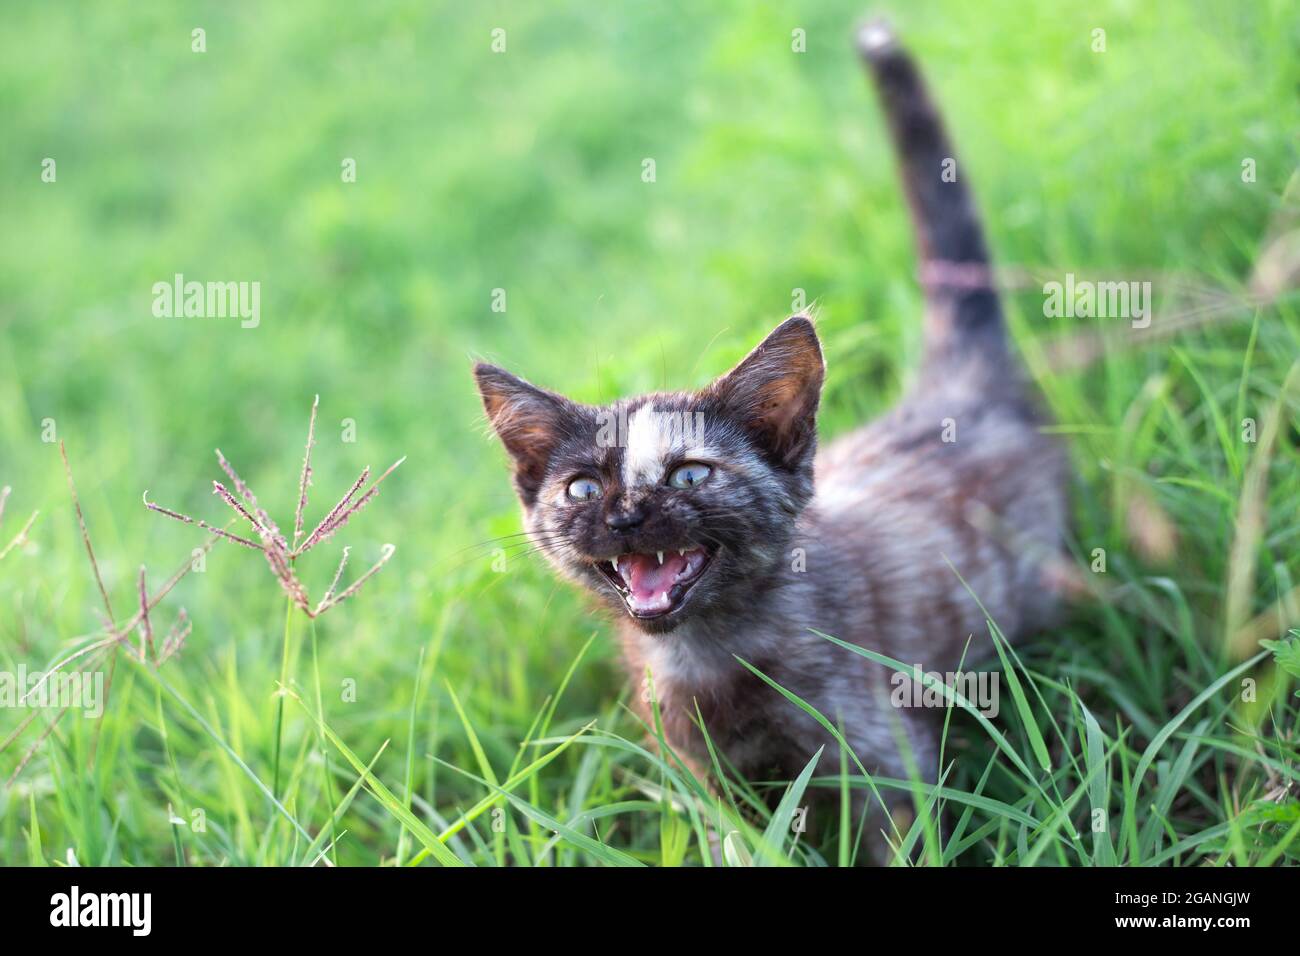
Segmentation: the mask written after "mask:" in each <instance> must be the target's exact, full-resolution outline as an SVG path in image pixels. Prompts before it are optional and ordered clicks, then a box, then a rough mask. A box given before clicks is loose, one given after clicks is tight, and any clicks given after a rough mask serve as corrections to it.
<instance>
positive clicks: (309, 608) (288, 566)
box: [144, 395, 406, 618]
mask: <svg viewBox="0 0 1300 956" xmlns="http://www.w3.org/2000/svg"><path fill="white" fill-rule="evenodd" d="M319 407H320V396H319V395H317V396H316V398H315V400H314V401H313V402H312V406H311V418H310V420H309V421H308V424H307V445H306V448H305V450H304V452H303V461H302V472H301V474H300V476H299V479H298V504H297V507H296V508H295V510H294V521H293V543H292V545H291V544H290V543H289V542H288V541H287V540H285V538H284V536H283V535H282V534H281V533H280V530H279V528H278V527H277V526H276V524H275V522H274V521H273V520H272V519H271V516H270V515H268V514H267V513H266V511H265V510H264V509H263V508H262V507H261V506H260V505H258V503H257V498H256V496H255V495H254V494H253V490H252V488H250V487H249V486H248V484H247V482H245V481H244V480H243V479H242V478H240V477H239V474H238V473H237V472H236V471H235V469H234V467H233V466H232V465H231V464H230V462H229V461H227V460H226V457H225V455H223V454H222V453H221V450H220V449H218V450H217V462H218V463H219V464H220V465H221V470H222V471H224V472H225V473H226V475H227V476H228V477H229V478H230V481H231V483H232V484H233V485H234V487H235V493H237V494H238V497H236V495H235V493H232V492H231V491H230V489H229V488H227V487H226V486H225V485H223V484H222V483H221V482H219V481H214V482H213V483H212V490H213V494H215V495H217V496H218V497H220V498H221V500H222V501H224V502H225V503H226V504H227V505H228V506H229V507H230V508H231V510H233V511H234V512H235V514H236V515H237V516H238V517H240V518H241V519H243V520H244V521H247V522H248V523H249V525H250V526H251V527H252V529H253V532H254V533H255V534H256V535H257V537H258V539H259V540H258V541H253V540H251V539H249V538H244V537H241V536H239V535H236V534H232V533H230V532H228V531H226V530H224V529H220V528H215V527H213V526H212V525H210V524H208V523H207V522H205V521H202V520H198V519H195V518H191V517H190V516H189V515H186V514H182V513H181V512H179V511H173V510H172V509H170V508H164V507H162V506H161V505H157V504H154V503H153V502H151V501H150V500H149V497H148V495H149V493H148V492H147V491H146V492H145V497H144V503H145V507H147V508H148V509H149V510H150V511H156V512H158V514H161V515H165V516H166V517H168V518H171V519H173V520H175V521H180V522H183V523H185V524H194V525H198V526H199V527H201V528H204V529H205V530H208V531H212V532H213V533H215V534H217V535H218V536H219V537H222V538H225V539H226V540H228V541H233V542H234V543H236V544H239V545H242V546H243V547H246V548H252V549H253V550H255V551H261V552H262V555H263V556H264V557H265V558H266V563H267V566H268V567H269V568H270V570H271V574H272V575H273V576H274V577H275V579H276V581H277V582H279V584H280V587H281V589H282V590H283V591H284V592H285V594H286V595H288V597H289V600H290V601H291V602H292V603H293V604H295V605H296V606H297V607H299V608H300V609H301V610H302V611H303V613H304V614H306V615H307V616H308V617H310V618H316V617H319V616H320V615H322V614H324V613H325V612H326V611H328V610H329V609H330V608H333V607H336V606H338V605H339V604H341V603H343V601H345V600H347V599H348V598H350V597H352V596H353V595H355V594H356V593H357V592H358V591H360V590H361V588H362V586H364V585H365V583H366V582H367V581H369V580H370V578H371V577H373V576H374V575H375V574H376V573H378V571H379V570H380V569H381V568H382V567H383V566H384V565H385V564H387V563H388V561H389V559H390V558H391V557H392V556H393V552H394V551H396V550H397V549H396V547H395V546H394V545H391V544H386V545H384V548H383V551H382V552H381V554H380V558H379V560H378V561H377V562H375V564H374V565H373V566H372V567H371V568H370V569H369V570H368V571H366V572H365V573H364V574H362V575H361V576H360V577H359V578H357V580H355V581H353V582H352V584H350V585H348V586H347V587H346V588H345V589H344V590H343V591H342V592H338V593H336V591H337V588H338V584H339V580H340V579H341V578H342V576H343V570H344V567H345V566H346V565H347V561H348V554H349V552H350V549H349V548H344V549H343V555H342V559H341V560H340V561H339V566H338V570H337V571H336V572H335V573H334V580H333V581H331V582H330V586H329V588H328V589H327V590H326V592H325V596H324V597H323V598H322V599H321V600H320V601H319V602H317V603H316V604H313V603H312V601H311V597H310V595H309V594H308V593H307V589H306V588H305V587H304V586H303V584H302V582H301V581H300V580H299V578H298V576H297V574H296V573H295V572H294V562H295V561H296V560H297V559H298V558H299V557H301V556H302V555H304V554H306V553H307V552H308V551H310V550H311V549H312V548H314V547H315V546H316V545H318V544H320V543H321V542H322V541H324V540H326V539H327V538H329V537H330V536H332V535H333V534H335V533H336V532H337V531H338V530H339V529H340V528H342V527H343V526H344V525H345V524H347V523H348V522H349V521H350V520H351V519H352V518H353V517H354V516H355V515H357V514H358V513H360V511H361V510H362V509H363V508H364V507H365V506H366V505H367V504H369V503H370V501H371V500H372V499H373V498H374V497H375V495H376V494H377V493H378V492H379V486H380V485H381V484H382V483H383V482H384V480H385V479H386V478H387V477H388V476H389V475H391V474H392V473H393V472H394V471H396V470H397V468H398V467H399V466H400V465H401V464H402V463H403V462H404V461H406V458H405V457H402V458H399V459H398V460H397V461H395V462H393V464H392V465H390V466H389V467H388V470H387V471H385V472H384V473H383V474H382V475H380V476H379V477H378V478H376V479H375V481H374V482H373V483H372V484H371V485H370V487H369V488H367V489H366V490H365V492H364V493H363V494H362V495H361V496H360V497H359V498H358V497H357V492H358V491H360V490H361V488H362V486H363V485H365V483H366V480H367V479H368V478H369V477H370V468H369V466H367V467H366V468H365V469H364V470H362V472H361V475H360V477H359V478H357V480H356V481H355V482H353V483H352V487H351V488H349V489H348V491H347V493H346V494H345V495H344V496H343V497H342V498H341V499H339V502H338V504H336V505H335V506H334V507H333V508H331V509H330V510H329V512H328V513H327V514H326V515H325V517H324V518H322V519H321V521H320V523H319V524H318V525H316V527H315V528H314V529H313V530H312V531H311V533H310V534H308V535H307V536H306V538H303V529H304V527H305V525H304V521H303V518H304V514H305V512H306V510H307V498H308V488H310V487H311V484H312V480H311V479H312V474H313V470H312V465H311V453H312V448H313V447H314V446H315V444H316V416H317V412H318V410H319ZM241 498H242V499H243V503H241V502H240V499H241ZM300 540H301V542H302V543H301V544H299V541H300ZM259 542H260V543H259Z"/></svg>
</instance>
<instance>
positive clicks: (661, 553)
mask: <svg viewBox="0 0 1300 956" xmlns="http://www.w3.org/2000/svg"><path fill="white" fill-rule="evenodd" d="M655 555H656V556H657V557H658V558H659V563H660V564H663V563H664V553H663V552H662V551H656V552H655Z"/></svg>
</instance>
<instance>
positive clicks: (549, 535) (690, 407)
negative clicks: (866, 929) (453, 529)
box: [474, 23, 1066, 832]
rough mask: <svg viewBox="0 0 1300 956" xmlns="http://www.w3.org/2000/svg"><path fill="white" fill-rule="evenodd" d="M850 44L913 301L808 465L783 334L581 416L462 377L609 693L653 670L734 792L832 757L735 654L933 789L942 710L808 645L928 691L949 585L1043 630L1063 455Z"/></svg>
mask: <svg viewBox="0 0 1300 956" xmlns="http://www.w3.org/2000/svg"><path fill="white" fill-rule="evenodd" d="M858 45H859V48H860V51H861V53H862V55H863V57H864V59H865V61H866V63H867V65H868V66H869V68H870V72H871V73H872V75H873V78H874V80H875V84H876V86H877V88H878V91H879V94H880V99H881V102H882V105H883V110H884V114H885V116H886V119H887V120H888V123H889V127H890V130H891V133H892V136H893V140H894V143H895V146H896V149H897V151H898V155H899V161H900V165H901V169H902V177H903V182H904V187H905V191H906V195H907V199H908V201H909V204H910V206H911V209H912V212H913V216H914V219H915V224H916V229H917V232H918V244H919V252H920V260H921V262H920V271H921V278H922V283H923V285H924V291H925V317H924V330H925V356H924V360H923V362H922V367H921V369H920V372H919V375H918V377H917V381H916V383H915V385H914V386H913V387H912V388H911V390H910V392H909V393H908V394H907V395H906V397H904V398H903V400H902V401H901V403H900V404H899V405H898V406H897V407H896V408H894V409H893V410H892V411H891V412H889V413H888V414H887V415H885V416H884V417H883V418H881V419H879V420H877V421H875V422H874V423H872V424H869V425H867V426H865V427H862V428H860V429H859V430H857V431H854V432H851V433H849V434H847V435H844V436H842V437H840V438H839V439H838V440H836V441H835V442H832V443H831V444H830V445H829V447H827V448H826V449H824V450H823V451H821V452H820V453H818V452H817V448H816V445H817V431H816V415H817V406H818V401H819V397H820V394H821V389H822V381H823V376H824V370H825V369H824V363H823V360H822V351H821V347H820V344H819V341H818V338H817V334H816V332H815V331H814V328H813V323H812V322H811V321H810V320H809V319H808V318H807V317H805V316H794V317H793V318H790V319H787V320H786V321H785V322H783V323H782V324H781V325H779V326H778V327H777V328H776V329H775V330H774V331H773V332H772V333H771V334H770V335H768V336H767V338H766V339H764V340H763V341H762V342H761V343H760V344H759V345H758V347H757V348H755V349H754V350H753V351H752V352H751V353H750V354H749V355H748V357H746V358H745V359H744V361H742V362H741V363H740V364H739V365H737V366H736V367H735V368H733V369H732V370H731V371H730V372H728V373H726V374H725V375H723V376H722V377H721V378H719V379H718V380H716V381H715V382H714V383H713V384H711V385H710V386H708V387H707V388H705V389H703V390H701V391H698V392H678V393H673V394H653V395H645V396H641V397H638V398H630V399H624V400H622V401H619V402H616V403H614V404H613V405H611V406H606V407H602V408H598V407H592V406H587V405H580V404H577V403H575V402H572V401H570V400H569V399H567V398H564V397H562V396H560V395H557V394H554V393H552V392H549V391H545V390H543V389H541V388H538V387H536V386H534V385H531V384H529V383H527V382H525V381H524V380H523V379H520V378H518V377H516V376H514V375H512V374H510V373H509V372H506V371H504V370H502V369H500V368H497V367H495V366H491V365H486V364H478V365H476V366H475V369H474V374H475V376H476V378H477V380H478V387H479V390H480V392H481V395H482V398H483V403H484V406H485V407H486V410H487V415H488V418H489V420H490V422H491V424H492V427H493V428H494V429H495V431H496V433H497V434H498V435H499V436H500V439H501V441H502V442H503V443H504V445H505V447H506V450H507V451H508V452H509V454H510V457H511V458H512V460H513V465H514V482H515V488H516V490H517V491H518V494H519V499H520V501H521V502H522V504H523V513H524V524H525V528H526V529H527V532H528V534H529V536H530V537H531V539H532V541H533V543H534V544H535V545H537V546H538V547H539V548H540V550H541V551H542V553H543V554H545V556H546V558H547V559H548V560H549V561H550V563H551V564H552V565H554V567H555V568H556V569H557V570H558V571H559V572H560V573H561V574H563V575H565V576H566V577H568V578H570V579H572V580H574V581H576V582H578V583H579V584H581V585H583V586H584V587H586V588H587V589H589V590H590V591H591V592H593V593H594V594H595V595H596V596H597V597H598V598H599V599H600V600H601V601H602V602H603V603H604V604H606V605H608V607H609V608H611V609H613V611H614V612H615V614H616V616H617V617H618V619H619V624H618V630H619V634H620V636H621V639H622V644H623V649H624V652H625V657H626V662H627V666H628V671H629V673H630V675H631V678H632V680H633V681H634V682H636V683H638V684H641V683H642V681H643V680H644V677H645V673H646V669H647V668H649V671H650V672H651V674H652V675H653V681H654V691H655V697H656V698H657V700H658V701H659V704H660V707H661V710H662V715H663V721H664V729H665V731H666V735H667V739H668V741H669V742H670V743H671V744H672V746H673V747H674V749H676V750H677V751H678V752H679V753H682V754H684V755H686V756H687V757H688V758H690V759H693V761H694V762H695V763H696V764H697V765H700V766H705V767H707V766H708V764H709V756H708V752H707V749H706V747H705V743H704V740H703V737H702V735H701V733H700V731H699V728H698V727H697V726H696V724H695V719H696V717H695V713H696V712H695V708H696V707H697V706H698V708H699V714H700V716H702V718H703V722H704V724H705V726H706V727H707V728H708V732H709V735H710V737H711V739H712V741H713V743H714V745H715V747H716V748H717V749H718V751H719V752H720V753H721V755H722V756H723V757H724V758H725V760H726V761H729V762H730V764H732V765H733V766H734V768H735V769H736V770H737V771H738V772H739V773H741V774H744V775H746V776H748V777H754V778H763V777H766V776H768V775H771V774H781V775H784V776H786V777H787V778H789V777H790V776H792V775H794V774H797V773H798V772H799V771H800V770H801V769H802V768H803V767H804V766H805V765H806V764H807V762H808V761H809V760H810V759H811V757H812V755H813V754H814V753H816V751H817V749H818V748H819V747H822V746H825V747H826V750H825V752H824V755H823V757H822V766H821V768H820V771H821V772H823V773H834V772H836V770H837V768H838V765H839V753H838V747H837V745H836V744H835V742H834V740H833V739H832V738H831V737H830V735H828V734H827V733H826V731H825V730H824V729H823V728H822V727H821V726H820V725H819V724H818V723H817V722H816V721H814V720H813V719H812V718H811V717H809V716H808V715H806V714H805V713H804V712H803V711H802V710H800V709H799V708H797V707H795V706H794V705H793V704H791V703H790V702H789V701H787V700H786V699H784V698H783V697H782V696H781V695H779V694H778V693H777V692H776V691H775V690H773V689H772V688H770V687H768V686H766V685H765V684H764V683H763V682H762V681H760V680H759V678H757V677H755V676H754V675H753V674H752V673H750V672H749V671H748V670H747V669H746V668H745V667H743V666H742V665H741V664H740V663H739V662H738V661H737V658H738V657H739V658H742V659H744V660H745V661H748V662H749V663H750V664H752V665H754V666H755V667H756V668H758V669H759V670H761V671H762V672H763V673H765V674H767V675H768V676H769V677H771V678H772V679H773V680H774V681H776V682H777V683H778V684H780V685H781V686H783V687H785V688H786V689H788V690H790V691H791V692H793V693H795V694H797V695H798V696H799V697H801V698H803V700H805V701H807V702H808V703H810V704H812V705H813V706H814V707H816V708H817V709H818V710H819V711H820V712H821V713H822V714H824V715H826V716H827V717H828V718H829V719H830V720H832V721H838V722H840V724H841V726H842V728H843V733H844V735H845V737H846V738H847V740H848V741H849V743H850V744H851V746H852V747H853V748H854V750H855V752H856V753H857V755H858V757H859V758H860V759H861V760H862V762H863V764H864V765H865V766H866V768H867V769H868V770H869V771H870V772H872V773H873V774H874V773H879V774H881V775H885V776H892V777H904V778H905V777H907V776H908V775H909V774H908V763H909V761H910V762H912V764H913V766H914V767H915V768H917V769H919V771H920V772H921V774H922V775H923V776H924V777H925V778H926V779H928V780H934V779H935V778H936V773H937V769H938V768H937V759H938V731H939V726H940V720H939V718H940V717H941V715H942V711H937V710H934V709H931V710H924V709H912V708H907V707H894V706H891V704H890V691H891V687H892V684H891V681H890V676H891V674H892V672H891V671H889V670H887V669H886V668H884V667H881V666H878V665H876V664H873V663H871V662H869V661H867V660H865V659H864V658H862V657H861V656H859V655H857V654H853V653H851V652H849V651H848V650H846V649H844V648H842V647H838V646H836V645H834V644H832V643H831V642H829V641H827V640H825V639H824V638H822V637H820V636H818V635H817V634H814V633H813V632H812V629H816V630H818V631H821V632H824V633H826V634H831V635H834V636H836V637H838V638H840V639H842V640H845V641H849V642H852V643H856V644H859V645H861V646H863V647H868V648H872V649H875V650H877V651H879V652H881V653H884V654H886V655H889V656H891V657H893V658H896V659H898V660H901V661H903V662H904V663H907V664H919V665H921V667H922V668H923V669H925V670H929V671H940V672H943V673H948V672H951V671H955V670H956V669H957V668H958V665H959V662H960V661H961V658H962V655H963V651H964V650H965V649H966V648H967V646H968V640H970V644H969V647H970V654H969V655H968V657H967V665H969V664H970V662H971V659H972V658H974V659H978V658H980V657H983V656H985V653H986V652H987V651H988V650H989V648H990V638H989V636H988V629H987V626H986V623H985V619H984V614H983V612H981V611H980V609H979V607H978V606H977V604H976V601H975V600H974V599H973V598H972V597H971V596H970V594H969V593H968V592H967V590H966V588H965V587H964V586H963V585H962V583H961V581H960V580H959V579H958V576H957V573H960V575H961V576H962V577H963V578H964V579H965V581H966V582H967V583H968V584H969V586H970V589H971V590H972V591H973V592H974V593H975V594H976V595H978V596H979V598H980V600H981V601H982V602H983V604H984V606H985V607H986V608H987V609H988V612H989V614H990V615H991V616H992V618H993V619H994V620H996V621H997V622H998V624H999V625H1000V626H1001V628H1002V629H1003V631H1004V632H1005V633H1006V634H1007V635H1008V636H1009V637H1011V638H1014V637H1016V636H1018V635H1022V634H1024V633H1025V632H1027V631H1031V630H1033V629H1034V628H1038V627H1042V626H1043V625H1044V624H1045V623H1046V622H1047V621H1048V620H1049V618H1050V615H1051V612H1052V607H1053V603H1054V601H1053V596H1052V593H1051V590H1050V588H1049V587H1048V586H1047V583H1046V574H1045V567H1046V565H1047V562H1048V560H1049V559H1050V558H1051V557H1053V556H1054V555H1056V554H1058V553H1059V552H1060V549H1061V540H1062V535H1063V529H1064V526H1065V520H1066V518H1065V516H1066V505H1065V493H1064V488H1065V481H1066V467H1065V461H1064V457H1063V454H1062V452H1061V450H1060V449H1059V448H1058V447H1057V445H1056V444H1055V442H1054V441H1052V440H1051V439H1050V438H1048V437H1047V436H1045V435H1044V434H1043V433H1042V431H1041V430H1040V426H1041V422H1042V417H1041V416H1040V414H1039V413H1038V411H1037V410H1036V407H1035V402H1034V401H1033V400H1032V397H1031V394H1030V391H1029V389H1028V388H1027V387H1026V386H1025V385H1024V384H1023V382H1022V380H1021V376H1020V375H1019V373H1018V369H1017V366H1016V364H1015V362H1014V360H1013V359H1012V357H1011V355H1010V354H1009V351H1008V345H1007V339H1006V333H1005V330H1004V328H1003V321H1002V313H1001V307H1000V304H999V301H998V297H997V293H996V291H995V289H994V287H993V285H992V280H991V278H990V266H989V257H988V254H987V251H986V248H985V244H984V238H983V234H982V231H981V228H980V225H979V222H978V219H977V216H976V214H975V210H974V206H973V202H972V200H971V197H970V195H969V193H968V191H967V188H966V185H965V182H964V178H963V176H958V177H957V178H956V180H955V181H945V180H952V178H953V177H952V176H951V175H949V176H946V177H945V176H944V171H945V170H946V169H950V168H951V158H952V157H953V156H954V153H953V151H952V149H951V147H950V146H949V144H948V141H947V137H946V135H945V133H944V131H943V128H942V125H941V122H940V120H939V117H938V115H937V114H936V111H935V109H934V107H933V106H932V105H931V102H930V100H929V97H928V96H927V94H926V91H925V88H924V86H923V84H922V81H921V78H920V76H919V73H918V71H917V69H916V67H915V65H914V64H913V62H912V61H911V59H910V58H909V57H908V55H907V54H906V53H905V52H904V50H903V49H902V48H901V46H900V45H899V44H898V42H897V40H896V39H895V37H894V36H893V34H892V33H891V31H890V30H889V28H888V27H887V26H886V25H884V24H882V23H873V24H870V25H868V26H866V27H864V28H863V29H862V30H861V31H860V33H859V36H858ZM949 562H951V567H950V566H949ZM954 569H955V571H956V572H957V573H954ZM972 636H973V639H972ZM638 696H646V695H638ZM909 699H910V697H909ZM900 744H902V745H903V748H902V749H905V750H906V751H908V755H907V756H905V755H904V753H903V752H902V749H900ZM859 792H860V793H861V794H863V795H861V796H859V797H857V798H856V804H857V809H859V810H860V809H862V808H863V807H864V806H865V803H866V798H865V793H866V791H859ZM894 792H895V793H899V791H894ZM896 799H897V800H898V802H899V803H900V804H903V803H909V802H910V798H903V797H897V798H896ZM868 832H871V831H870V830H869V831H868Z"/></svg>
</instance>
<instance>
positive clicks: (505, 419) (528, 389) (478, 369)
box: [474, 362, 574, 506]
mask: <svg viewBox="0 0 1300 956" xmlns="http://www.w3.org/2000/svg"><path fill="white" fill-rule="evenodd" d="M474 378H475V380H476V381H477V382H478V391H479V395H480V396H482V398H483V408H484V409H485V410H486V411H487V417H488V421H489V422H490V423H491V425H492V429H493V430H494V431H495V432H496V433H497V436H498V437H499V438H500V439H501V443H502V444H503V445H505V446H506V451H508V452H509V453H510V457H511V458H512V459H514V463H515V484H516V485H517V487H518V489H519V495H520V497H521V498H522V499H523V501H524V504H526V505H530V506H531V505H532V503H533V501H534V500H536V497H537V490H538V488H539V487H540V486H541V483H542V478H543V477H544V476H545V474H546V463H547V462H548V461H549V460H550V457H551V453H552V452H554V451H555V447H556V445H557V444H558V443H559V441H560V439H561V438H562V437H563V436H564V434H565V423H566V422H567V421H568V420H569V418H570V417H571V416H572V415H573V412H574V409H573V403H571V402H570V401H569V400H568V399H566V398H564V397H563V396H560V395H556V394H555V393H553V392H548V391H546V390H545V389H541V388H538V387H537V386H536V385H531V384H529V383H528V382H525V381H524V380H523V379H522V378H519V377H518V376H516V375H511V374H510V373H509V372H507V371H506V370H505V369H503V368H497V367H496V366H495V365H488V364H486V363H485V362H476V363H475V364H474Z"/></svg>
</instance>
